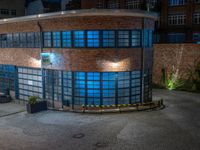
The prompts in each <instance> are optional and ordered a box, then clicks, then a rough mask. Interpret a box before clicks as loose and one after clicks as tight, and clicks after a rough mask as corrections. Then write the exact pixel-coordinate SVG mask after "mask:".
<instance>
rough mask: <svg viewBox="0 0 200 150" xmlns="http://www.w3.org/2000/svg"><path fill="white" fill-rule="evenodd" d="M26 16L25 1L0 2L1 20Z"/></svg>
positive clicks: (0, 0) (2, 0)
mask: <svg viewBox="0 0 200 150" xmlns="http://www.w3.org/2000/svg"><path fill="white" fill-rule="evenodd" d="M24 15H25V0H12V1H9V0H0V19H2V18H12V17H19V16H24Z"/></svg>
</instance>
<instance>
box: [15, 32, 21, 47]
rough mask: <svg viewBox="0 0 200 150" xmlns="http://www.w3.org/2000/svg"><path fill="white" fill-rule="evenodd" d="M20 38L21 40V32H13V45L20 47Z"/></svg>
mask: <svg viewBox="0 0 200 150" xmlns="http://www.w3.org/2000/svg"><path fill="white" fill-rule="evenodd" d="M19 45H20V40H19V33H14V34H13V47H19Z"/></svg>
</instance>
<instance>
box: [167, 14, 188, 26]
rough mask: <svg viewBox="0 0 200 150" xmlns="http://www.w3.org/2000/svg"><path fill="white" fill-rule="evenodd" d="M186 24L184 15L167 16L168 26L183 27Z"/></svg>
mask: <svg viewBox="0 0 200 150" xmlns="http://www.w3.org/2000/svg"><path fill="white" fill-rule="evenodd" d="M185 23H186V15H184V14H169V15H168V24H169V25H184V24H185Z"/></svg>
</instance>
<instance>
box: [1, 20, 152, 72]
mask: <svg viewBox="0 0 200 150" xmlns="http://www.w3.org/2000/svg"><path fill="white" fill-rule="evenodd" d="M38 21H39V22H40V24H41V26H42V28H43V31H62V30H76V29H77V30H88V29H91V30H92V29H96V30H101V29H118V30H120V29H141V28H142V18H141V17H130V16H119V17H118V16H79V17H53V18H47V19H38V20H33V21H24V22H17V23H8V24H1V25H0V34H2V33H16V32H35V31H39V27H38V26H37V22H38ZM145 27H146V28H148V29H153V28H154V21H153V20H151V19H146V21H145ZM0 51H1V53H0V57H1V59H0V64H13V65H16V66H27V67H40V63H39V62H40V50H39V49H32V48H26V49H25V48H7V49H5V48H0ZM44 51H45V52H52V53H53V57H54V59H53V60H54V61H55V62H53V64H52V65H51V66H50V67H48V68H51V69H62V70H70V71H130V70H139V69H140V68H141V48H128V49H126V48H123V49H119V48H117V49H115V48H113V49H100V48H98V49H62V48H59V49H55V48H52V49H50V48H49V49H44ZM145 56H146V57H145V58H146V60H147V61H146V65H145V66H146V67H147V68H150V67H151V65H152V63H151V61H152V60H151V56H152V52H151V49H150V50H146V55H145Z"/></svg>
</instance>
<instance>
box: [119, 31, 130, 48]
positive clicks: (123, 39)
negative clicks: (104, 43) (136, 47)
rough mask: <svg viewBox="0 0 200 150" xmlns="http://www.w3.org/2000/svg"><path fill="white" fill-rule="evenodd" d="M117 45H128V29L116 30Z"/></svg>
mask: <svg viewBox="0 0 200 150" xmlns="http://www.w3.org/2000/svg"><path fill="white" fill-rule="evenodd" d="M118 46H119V47H129V31H118Z"/></svg>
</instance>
